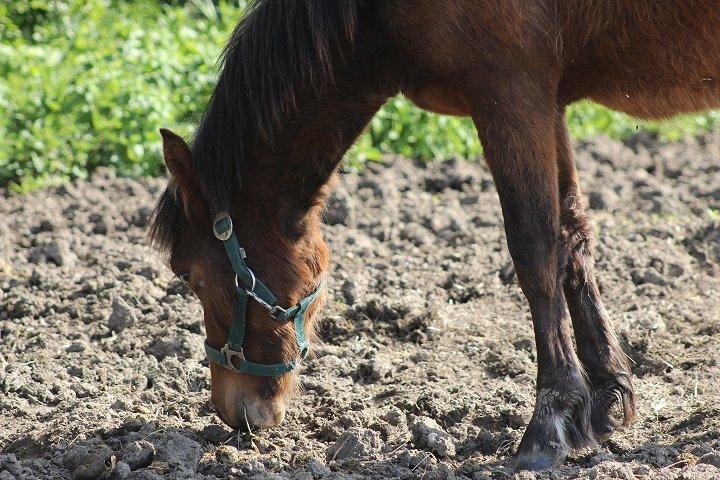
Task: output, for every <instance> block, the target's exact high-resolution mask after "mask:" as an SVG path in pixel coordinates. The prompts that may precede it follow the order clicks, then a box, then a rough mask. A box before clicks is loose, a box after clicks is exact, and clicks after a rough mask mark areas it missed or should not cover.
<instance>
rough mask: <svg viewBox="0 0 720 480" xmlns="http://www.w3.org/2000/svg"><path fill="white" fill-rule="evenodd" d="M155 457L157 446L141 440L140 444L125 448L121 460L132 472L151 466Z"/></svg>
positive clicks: (134, 443) (135, 443)
mask: <svg viewBox="0 0 720 480" xmlns="http://www.w3.org/2000/svg"><path fill="white" fill-rule="evenodd" d="M154 456H155V445H153V444H152V443H150V442H148V441H145V440H140V441H139V442H133V443H131V444H129V445H128V446H127V447H125V449H124V450H123V452H122V454H121V455H120V458H121V460H122V461H124V462H125V463H126V464H127V465H128V466H129V467H130V469H131V470H137V469H139V468H145V467H147V466H148V465H150V464H151V463H152V461H153V457H154Z"/></svg>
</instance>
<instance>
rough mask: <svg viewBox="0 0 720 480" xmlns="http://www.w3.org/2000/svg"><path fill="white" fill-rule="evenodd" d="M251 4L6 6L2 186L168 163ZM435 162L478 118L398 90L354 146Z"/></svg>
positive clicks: (120, 1) (631, 127) (591, 111)
mask: <svg viewBox="0 0 720 480" xmlns="http://www.w3.org/2000/svg"><path fill="white" fill-rule="evenodd" d="M246 8H247V2H246V1H228V0H216V1H215V2H212V1H210V0H189V1H185V2H181V1H160V0H147V1H128V0H26V1H23V2H2V3H0V186H2V185H10V186H11V187H12V188H14V189H18V190H29V189H33V188H36V187H38V186H42V185H46V184H49V183H57V182H59V181H64V180H67V179H71V178H78V177H80V178H82V177H86V176H87V175H88V173H89V172H92V170H93V169H95V168H96V167H98V166H111V167H113V168H115V169H116V170H117V171H118V173H119V174H120V175H127V176H139V175H157V174H159V173H161V172H162V164H161V161H160V158H161V157H160V151H159V150H160V142H159V138H158V133H157V129H158V128H159V127H160V126H170V127H172V128H173V129H175V130H177V131H178V132H180V133H183V134H188V133H190V132H191V131H192V128H193V125H194V124H195V122H196V120H197V118H198V116H199V115H200V113H201V112H202V109H203V107H204V104H205V102H206V101H207V99H208V96H209V94H210V91H211V89H212V86H213V84H214V82H215V77H216V73H217V68H216V67H217V64H216V61H217V57H218V55H219V53H220V50H221V48H222V46H223V45H224V43H225V41H226V39H227V37H228V36H229V34H230V31H231V30H232V28H233V27H234V26H235V24H236V23H237V20H238V19H239V18H240V17H241V16H242V14H243V12H244V11H246ZM568 117H569V124H570V131H571V133H572V134H573V136H575V137H578V138H586V137H589V136H592V135H596V134H599V133H603V134H607V135H610V136H613V137H618V138H623V137H627V136H629V135H632V134H633V133H634V132H635V131H636V129H638V128H642V129H647V130H651V131H654V132H657V133H658V134H659V135H662V136H665V137H669V138H678V137H681V136H683V135H687V134H692V133H695V132H698V131H700V130H706V129H710V128H712V127H713V125H714V124H715V122H716V121H717V116H716V115H714V114H709V115H697V116H689V117H684V118H682V119H680V120H677V121H674V122H672V123H665V124H659V125H658V124H647V123H639V122H637V121H634V120H632V119H630V118H628V117H627V116H625V115H622V114H618V113H614V112H610V111H608V110H606V109H604V108H601V107H598V106H596V105H593V104H590V103H584V104H580V105H577V106H574V107H573V108H572V109H571V110H570V112H569V114H568ZM384 153H398V154H401V155H405V156H408V157H414V158H420V159H425V160H432V159H438V158H446V157H449V156H453V155H457V156H461V157H465V158H475V157H477V156H478V155H479V154H480V153H481V146H480V143H479V141H478V140H477V136H476V133H475V128H474V126H473V125H472V122H471V121H470V120H469V119H459V118H452V117H445V116H440V115H433V114H429V113H427V112H424V111H421V110H419V109H417V108H415V107H414V106H412V104H411V103H410V102H408V101H407V100H406V99H404V98H402V97H398V98H394V99H391V100H390V101H389V102H388V103H387V105H386V106H385V107H384V108H383V109H382V110H381V111H380V112H379V113H378V115H377V116H376V117H375V118H374V119H373V121H372V123H371V128H370V129H369V131H368V132H367V133H366V134H365V135H364V136H363V137H362V138H361V139H360V140H359V141H358V143H357V144H356V146H355V147H354V148H353V149H352V150H351V152H350V153H349V155H348V165H350V166H353V167H359V166H361V165H362V164H363V163H364V162H365V161H369V160H370V161H374V160H379V159H380V158H381V155H382V154H384Z"/></svg>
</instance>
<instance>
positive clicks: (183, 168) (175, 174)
mask: <svg viewBox="0 0 720 480" xmlns="http://www.w3.org/2000/svg"><path fill="white" fill-rule="evenodd" d="M160 135H162V139H163V156H164V157H165V165H166V166H167V169H168V171H169V172H170V175H172V178H173V180H174V181H175V184H176V185H177V186H178V189H179V190H180V195H181V196H182V198H183V201H184V203H185V204H186V206H187V204H188V203H189V201H190V200H191V199H192V197H194V196H195V195H196V194H197V192H198V190H199V189H198V184H197V175H196V174H195V167H194V165H193V160H192V153H191V152H190V147H188V145H187V143H185V140H183V139H182V137H181V136H180V135H178V134H177V133H175V132H173V131H171V130H168V129H167V128H161V129H160Z"/></svg>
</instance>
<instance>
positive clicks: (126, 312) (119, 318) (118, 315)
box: [107, 297, 137, 332]
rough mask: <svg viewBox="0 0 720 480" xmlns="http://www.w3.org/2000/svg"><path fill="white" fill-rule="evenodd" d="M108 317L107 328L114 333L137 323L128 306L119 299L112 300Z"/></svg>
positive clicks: (133, 313)
mask: <svg viewBox="0 0 720 480" xmlns="http://www.w3.org/2000/svg"><path fill="white" fill-rule="evenodd" d="M110 310H111V312H110V316H109V317H108V321H107V322H108V327H110V329H111V330H113V331H115V332H122V331H123V330H125V329H126V328H127V327H129V326H131V325H133V324H134V323H135V322H137V317H136V316H135V312H134V311H133V309H132V308H131V307H130V305H128V304H127V302H125V300H123V299H122V298H120V297H115V298H113V301H112V305H111V306H110Z"/></svg>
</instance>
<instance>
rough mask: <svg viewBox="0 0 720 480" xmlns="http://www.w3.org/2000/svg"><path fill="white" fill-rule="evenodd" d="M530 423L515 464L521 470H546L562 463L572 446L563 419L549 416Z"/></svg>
mask: <svg viewBox="0 0 720 480" xmlns="http://www.w3.org/2000/svg"><path fill="white" fill-rule="evenodd" d="M546 420H550V421H549V422H545V421H539V422H535V423H534V424H533V423H531V424H530V425H528V428H527V430H526V431H525V435H523V438H522V441H521V442H520V447H519V448H518V453H517V458H516V460H515V465H516V467H517V468H518V469H519V470H545V469H547V468H552V467H556V466H558V465H560V464H561V463H562V462H563V461H564V460H565V457H567V456H568V454H569V453H570V451H571V450H572V447H571V446H570V445H569V444H568V442H567V439H566V435H565V432H564V429H565V426H564V425H563V421H562V419H560V418H559V417H558V418H555V419H551V418H548V419H546Z"/></svg>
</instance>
